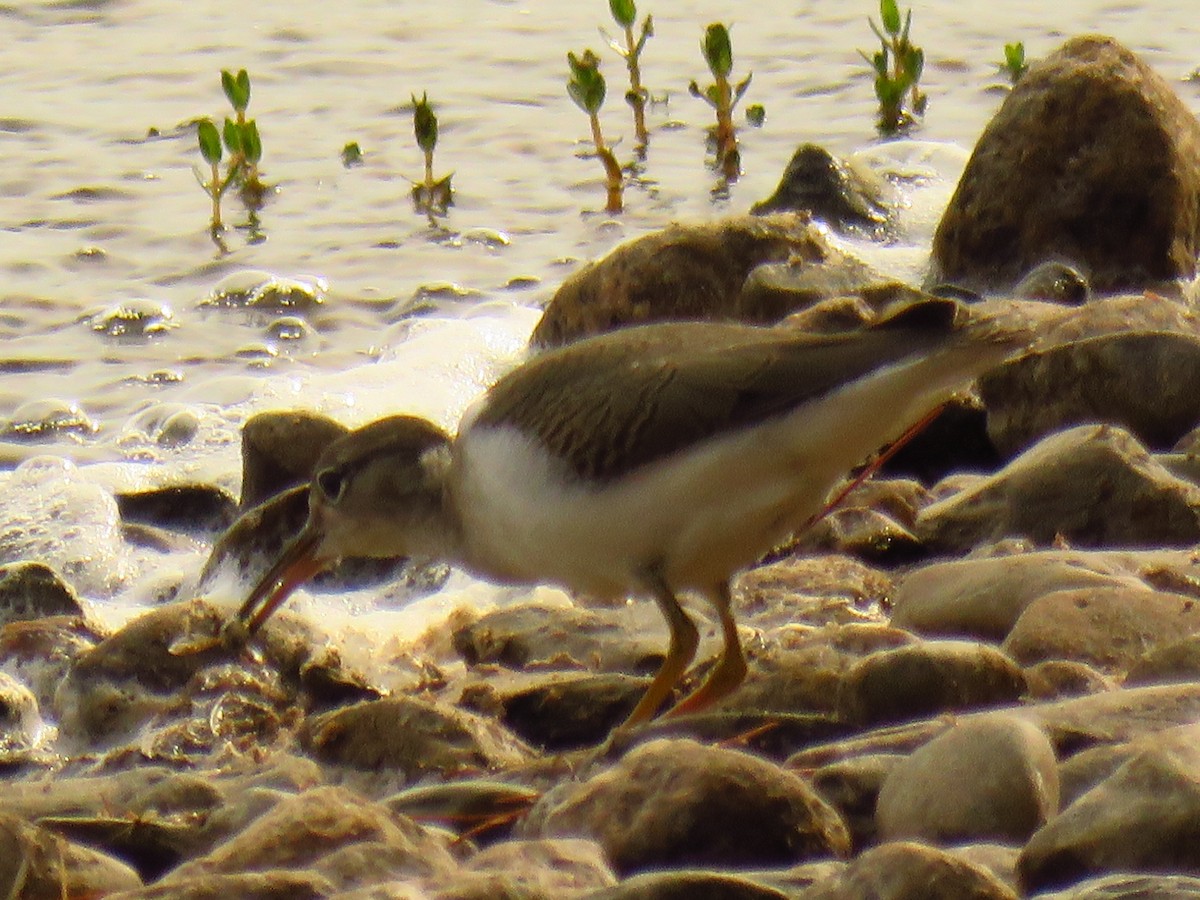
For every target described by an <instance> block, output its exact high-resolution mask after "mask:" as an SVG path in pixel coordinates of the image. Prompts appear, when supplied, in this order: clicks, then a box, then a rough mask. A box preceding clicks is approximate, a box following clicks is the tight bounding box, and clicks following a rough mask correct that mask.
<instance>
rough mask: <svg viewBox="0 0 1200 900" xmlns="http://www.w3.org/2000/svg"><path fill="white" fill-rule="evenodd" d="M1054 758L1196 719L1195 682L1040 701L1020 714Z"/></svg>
mask: <svg viewBox="0 0 1200 900" xmlns="http://www.w3.org/2000/svg"><path fill="white" fill-rule="evenodd" d="M1020 715H1021V716H1022V717H1023V718H1026V719H1028V720H1029V721H1031V722H1033V723H1035V724H1037V725H1038V726H1040V727H1041V728H1042V729H1043V730H1044V731H1045V732H1046V733H1047V734H1048V735H1050V740H1051V741H1052V742H1053V743H1054V746H1055V748H1056V749H1057V750H1058V752H1059V755H1060V756H1068V755H1070V754H1071V753H1074V752H1076V751H1077V750H1079V749H1081V748H1085V747H1092V746H1095V745H1097V744H1114V743H1119V742H1121V741H1128V740H1131V739H1133V738H1136V737H1139V736H1141V735H1144V734H1153V733H1155V732H1158V731H1163V730H1164V729H1167V728H1171V727H1173V726H1176V725H1184V724H1188V723H1191V722H1197V721H1200V683H1191V682H1188V683H1185V684H1162V685H1160V684H1155V685H1147V686H1145V687H1134V688H1123V689H1121V690H1119V691H1107V692H1105V693H1103V694H1090V695H1089V696H1086V697H1072V698H1070V699H1069V700H1058V701H1055V702H1053V703H1042V704H1037V705H1035V706H1029V707H1027V708H1025V709H1023V710H1021V712H1020Z"/></svg>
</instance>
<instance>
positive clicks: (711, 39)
mask: <svg viewBox="0 0 1200 900" xmlns="http://www.w3.org/2000/svg"><path fill="white" fill-rule="evenodd" d="M700 50H701V52H702V53H703V54H704V61H705V62H707V63H708V69H709V71H710V72H712V75H713V79H714V81H715V83H713V84H710V85H709V86H708V87H706V88H705V89H704V90H703V91H701V90H700V85H698V84H696V82H695V81H693V82H692V83H691V84H690V85H688V90H689V91H690V92H691V94H692V96H693V97H700V98H701V99H702V100H705V101H707V102H708V105H709V106H711V107H712V108H713V109H714V110H716V113H717V125H716V128H715V129H714V130H713V138H714V140H715V142H716V148H717V165H718V166H719V167H720V168H721V171H722V172H724V174H725V177H726V178H728V179H730V180H733V179H735V178H737V176H738V172H739V171H740V169H741V157H740V155H739V153H738V146H737V133H736V131H735V130H734V127H733V109H734V107H735V106H737V104H738V101H739V100H741V99H742V95H743V94H745V93H746V89H747V88H749V87H750V79H751V78H753V77H754V73H753V72H750V73H748V74H747V75H746V77H745V79H744V80H742V81H741V82H739V83H738V84H737V85H736V86H735V85H732V84H731V83H730V81H729V76H730V75H731V74H732V73H733V44H732V42H731V41H730V39H729V29H728V28H727V27H725V26H724V25H722V24H721V23H720V22H714V23H713V24H711V25H709V26H708V27H707V28H706V29H705V30H704V38H703V39H702V40H701V41H700ZM763 115H764V116H765V115H766V113H765V112H764V113H763Z"/></svg>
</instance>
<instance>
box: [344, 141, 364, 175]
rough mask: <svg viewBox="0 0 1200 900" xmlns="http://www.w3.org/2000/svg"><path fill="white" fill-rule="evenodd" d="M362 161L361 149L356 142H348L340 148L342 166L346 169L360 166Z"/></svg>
mask: <svg viewBox="0 0 1200 900" xmlns="http://www.w3.org/2000/svg"><path fill="white" fill-rule="evenodd" d="M362 161H363V151H362V147H360V146H359V145H358V141H349V142H348V143H347V144H346V146H344V147H343V148H342V165H343V166H345V167H346V168H347V169H348V168H350V167H351V166H361V165H362Z"/></svg>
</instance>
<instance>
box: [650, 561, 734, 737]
mask: <svg viewBox="0 0 1200 900" xmlns="http://www.w3.org/2000/svg"><path fill="white" fill-rule="evenodd" d="M731 602H732V599H731V597H730V595H729V585H728V584H722V585H721V586H720V587H719V588H717V590H716V591H714V592H713V605H714V606H716V608H717V613H718V614H719V615H720V617H721V630H722V632H724V635H725V649H724V650H722V651H721V658H720V659H719V660H717V665H716V667H715V668H714V669H713V670H712V671H711V672H709V673H708V677H707V678H706V679H704V684H702V685H700V687H698V688H696V690H694V691H692V692H691V693H690V694H688V695H687V696H686V697H684V698H683V699H682V700H680V701H679V702H678V703H677V704H675V706H674V707H672V708H671V709H669V710H668V711H667V713H666V715H668V716H682V715H686V714H688V713H693V712H699V711H700V710H702V709H705V708H706V707H708V706H711V705H712V704H714V703H716V702H717V701H718V700H720V699H721V698H722V697H726V696H728V695H729V694H730V693H731V692H732V691H733V690H734V689H736V688H737V686H738V685H739V684H741V683H742V680H743V679H744V678H745V677H746V657H745V656H744V655H743V654H742V642H741V641H740V640H739V639H738V633H737V623H736V622H734V620H733V614H732V613H731V612H730V611H729V607H730V604H731Z"/></svg>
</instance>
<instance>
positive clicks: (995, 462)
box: [881, 392, 1003, 525]
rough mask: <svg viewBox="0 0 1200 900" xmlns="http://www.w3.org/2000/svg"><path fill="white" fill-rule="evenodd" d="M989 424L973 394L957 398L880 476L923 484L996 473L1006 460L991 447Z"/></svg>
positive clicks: (886, 466)
mask: <svg viewBox="0 0 1200 900" xmlns="http://www.w3.org/2000/svg"><path fill="white" fill-rule="evenodd" d="M988 423H989V413H988V411H987V410H986V409H984V406H983V404H982V403H981V402H980V400H979V398H978V397H977V396H975V395H974V393H973V392H971V393H958V394H955V395H954V396H953V397H951V398H950V399H949V400H948V401H947V402H946V404H945V405H944V406H943V407H942V411H941V412H940V413H938V415H937V417H936V418H935V419H934V420H933V421H932V422H930V423H929V424H928V425H926V426H925V427H924V428H922V429H921V430H920V431H919V432H917V433H916V434H915V435H913V436H912V438H910V439H909V440H908V441H906V442H905V443H904V445H903V446H901V447H900V448H899V449H898V450H897V451H896V453H895V454H894V455H892V456H891V457H890V458H889V459H888V460H887V462H885V463H884V465H883V467H882V469H881V472H882V473H884V474H886V475H888V476H890V477H893V478H894V477H896V476H905V477H909V478H916V479H918V480H919V481H920V482H922V483H924V484H933V483H934V482H936V481H937V480H938V479H940V478H944V477H945V476H947V475H949V474H951V473H954V472H967V471H969V472H993V471H995V470H996V469H998V468H999V467H1000V464H1001V463H1002V462H1003V460H1001V458H1000V454H999V453H997V452H996V448H995V446H994V445H993V444H992V438H991V435H990V434H989V432H988V427H989V425H988ZM907 524H910V525H911V523H907Z"/></svg>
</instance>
